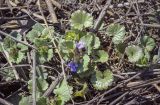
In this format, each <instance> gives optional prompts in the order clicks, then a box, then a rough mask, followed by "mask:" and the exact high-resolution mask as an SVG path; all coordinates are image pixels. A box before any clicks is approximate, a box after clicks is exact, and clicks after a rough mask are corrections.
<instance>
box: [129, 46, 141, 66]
mask: <svg viewBox="0 0 160 105" xmlns="http://www.w3.org/2000/svg"><path fill="white" fill-rule="evenodd" d="M126 54H127V56H128V60H129V61H130V62H133V63H134V62H137V61H138V60H140V59H141V58H142V57H143V51H142V48H140V47H139V46H135V45H131V46H128V47H127V48H126Z"/></svg>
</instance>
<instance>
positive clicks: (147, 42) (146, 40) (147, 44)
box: [141, 36, 156, 51]
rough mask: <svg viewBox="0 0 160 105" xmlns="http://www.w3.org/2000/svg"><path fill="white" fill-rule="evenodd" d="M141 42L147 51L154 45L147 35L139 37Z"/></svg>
mask: <svg viewBox="0 0 160 105" xmlns="http://www.w3.org/2000/svg"><path fill="white" fill-rule="evenodd" d="M141 44H142V46H143V47H144V48H145V49H147V50H148V51H152V50H153V48H154V47H155V46H156V43H155V41H154V39H153V38H151V37H149V36H143V37H142V38H141Z"/></svg>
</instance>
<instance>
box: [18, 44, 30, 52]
mask: <svg viewBox="0 0 160 105" xmlns="http://www.w3.org/2000/svg"><path fill="white" fill-rule="evenodd" d="M17 48H20V51H27V50H28V46H26V45H24V44H21V43H18V44H17Z"/></svg>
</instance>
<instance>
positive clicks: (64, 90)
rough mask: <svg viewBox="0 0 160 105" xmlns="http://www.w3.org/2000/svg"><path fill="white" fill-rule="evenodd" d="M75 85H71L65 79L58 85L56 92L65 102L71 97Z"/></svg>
mask: <svg viewBox="0 0 160 105" xmlns="http://www.w3.org/2000/svg"><path fill="white" fill-rule="evenodd" d="M72 90H73V87H71V86H69V85H68V84H67V82H66V81H65V80H63V81H62V83H61V84H59V85H58V86H57V88H56V89H55V90H54V93H55V94H56V95H57V97H58V98H60V100H61V101H62V103H65V102H67V101H69V100H70V99H71V97H70V96H71V94H73V91H72Z"/></svg>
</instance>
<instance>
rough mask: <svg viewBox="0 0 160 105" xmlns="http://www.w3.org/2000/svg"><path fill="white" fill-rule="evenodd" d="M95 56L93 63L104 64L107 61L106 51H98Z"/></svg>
mask: <svg viewBox="0 0 160 105" xmlns="http://www.w3.org/2000/svg"><path fill="white" fill-rule="evenodd" d="M95 54H96V58H95V62H101V63H104V62H107V61H108V58H109V55H108V53H107V52H106V51H104V50H98V51H97V52H96V53H95Z"/></svg>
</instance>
